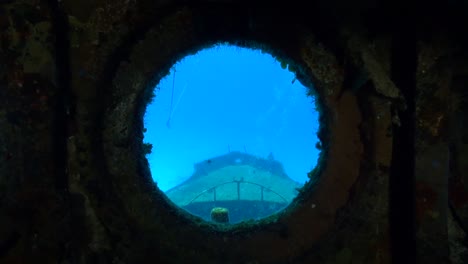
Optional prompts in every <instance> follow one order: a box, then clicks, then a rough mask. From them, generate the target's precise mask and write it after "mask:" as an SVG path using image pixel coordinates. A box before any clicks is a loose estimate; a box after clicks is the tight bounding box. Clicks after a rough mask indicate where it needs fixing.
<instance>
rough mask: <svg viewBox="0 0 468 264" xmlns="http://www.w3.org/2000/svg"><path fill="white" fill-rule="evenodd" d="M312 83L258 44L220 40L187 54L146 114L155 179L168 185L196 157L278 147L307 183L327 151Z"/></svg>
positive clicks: (276, 152) (184, 174)
mask: <svg viewBox="0 0 468 264" xmlns="http://www.w3.org/2000/svg"><path fill="white" fill-rule="evenodd" d="M173 88H174V89H173ZM306 89H307V88H305V87H304V86H302V85H301V83H300V82H299V81H296V80H295V75H294V74H293V73H292V72H290V71H288V70H287V69H286V70H285V69H282V68H281V64H280V62H278V61H277V60H276V59H274V58H273V57H272V56H271V55H269V54H267V53H261V52H260V51H258V50H252V49H245V48H239V47H235V46H228V45H220V46H216V47H213V48H210V49H204V50H201V51H199V52H198V53H197V54H195V55H191V56H187V57H185V58H184V59H183V60H181V61H179V62H178V63H177V64H176V65H174V67H173V68H172V69H171V72H170V74H169V75H168V76H166V77H165V78H163V79H162V80H161V81H160V82H159V84H158V86H157V88H156V91H155V94H156V97H155V99H154V101H153V102H152V103H151V104H150V105H148V107H147V110H146V114H145V117H144V124H145V128H146V129H147V131H146V132H145V134H144V142H148V143H151V144H153V150H152V153H151V154H149V155H147V159H148V161H149V164H150V170H151V174H152V177H153V179H154V180H155V182H156V183H157V185H158V187H159V188H160V189H161V190H162V191H166V190H168V189H170V188H172V187H174V186H176V185H178V184H179V183H181V182H183V181H185V180H186V179H187V178H189V177H190V176H191V174H192V173H193V170H194V167H193V165H194V164H195V163H198V162H200V161H203V160H206V159H210V158H212V157H215V156H218V155H223V154H226V153H228V152H229V151H242V152H247V153H249V154H251V155H256V156H258V157H265V158H266V157H268V155H270V154H272V155H273V157H274V159H275V160H278V161H279V162H281V163H282V164H283V166H284V169H285V171H286V174H288V176H289V177H290V178H291V179H293V180H295V181H297V182H299V183H305V182H306V181H307V180H308V178H307V173H308V172H309V171H311V170H312V169H313V168H314V167H315V165H316V162H317V158H318V154H319V150H317V149H316V148H315V144H316V143H317V142H318V139H317V135H316V133H317V130H318V126H319V123H318V112H317V111H316V110H315V107H314V105H315V104H314V98H313V97H307V96H306ZM171 98H172V103H171Z"/></svg>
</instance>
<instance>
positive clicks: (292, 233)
mask: <svg viewBox="0 0 468 264" xmlns="http://www.w3.org/2000/svg"><path fill="white" fill-rule="evenodd" d="M262 10H263V9H262ZM237 11H239V10H237ZM237 11H236V12H234V11H233V10H231V9H230V8H225V7H219V9H216V10H214V9H213V8H210V7H206V8H205V7H200V8H195V9H191V8H189V7H187V8H182V9H180V10H178V11H176V12H174V13H171V14H168V15H167V16H166V17H164V18H161V20H160V21H158V22H157V24H156V25H155V26H154V27H152V28H151V29H149V30H148V31H147V32H146V33H145V34H144V35H143V36H138V38H137V41H136V42H135V43H131V41H130V42H128V43H124V44H125V45H126V46H124V47H122V49H121V50H119V51H122V50H124V51H125V50H127V49H128V54H124V55H123V56H122V58H121V60H120V64H119V65H118V66H117V70H116V71H115V74H114V75H113V79H112V83H111V85H110V86H111V87H109V94H108V95H107V97H106V98H105V100H104V101H103V105H104V107H103V108H104V113H103V116H102V120H101V122H102V129H101V130H100V133H101V135H100V136H101V137H102V140H101V141H100V142H102V157H103V158H104V162H103V164H102V171H103V173H102V179H108V181H109V184H108V185H107V186H108V189H106V193H104V194H102V197H98V198H99V199H107V200H108V201H109V204H112V206H113V207H112V208H110V207H105V208H102V210H103V213H102V214H101V215H102V216H103V217H105V219H104V220H105V222H111V223H115V224H114V226H118V230H119V232H120V231H121V230H125V232H124V233H125V235H126V236H128V237H132V238H135V239H133V240H132V247H133V248H136V249H138V252H143V251H142V250H144V252H145V253H144V254H138V256H144V258H145V259H158V260H160V259H161V258H164V261H166V262H167V263H187V262H191V263H205V262H206V260H207V259H208V260H211V259H213V260H215V261H214V262H217V263H225V260H226V259H235V260H236V263H249V262H254V263H255V262H258V263H272V262H274V261H276V262H281V263H283V262H284V263H286V262H291V256H303V255H304V254H306V253H307V252H310V249H311V248H312V247H314V246H316V245H317V243H318V242H319V241H320V239H321V238H323V237H324V236H325V235H326V234H327V232H330V230H332V228H333V226H334V225H335V223H336V220H337V212H338V210H339V209H340V208H343V207H344V206H346V203H347V201H348V198H349V196H350V193H352V189H353V185H354V184H355V183H356V179H358V177H359V174H360V173H361V172H362V169H363V168H362V166H361V164H362V157H363V155H364V154H363V152H364V149H363V143H362V136H363V135H362V134H361V131H360V130H359V127H360V126H361V125H362V122H363V119H365V118H372V115H366V116H364V117H363V116H362V115H361V112H360V109H359V105H358V102H357V98H356V96H355V95H354V94H353V93H352V91H350V90H349V89H348V90H347V89H344V88H343V79H344V71H345V70H344V69H343V68H342V65H341V64H340V63H339V62H338V60H337V59H336V58H335V56H334V55H333V53H332V52H331V51H330V50H328V49H327V48H326V47H325V46H324V45H323V44H322V43H320V42H319V41H317V40H316V39H315V38H314V36H313V34H311V33H310V32H308V31H307V30H304V29H303V28H300V26H298V25H297V24H288V23H289V21H281V25H278V24H275V23H276V22H275V21H276V20H274V21H273V20H269V19H268V18H269V17H271V16H265V15H264V14H263V13H260V14H258V16H256V15H255V10H253V11H252V12H245V13H242V14H241V15H239V14H238V13H237ZM286 22H288V23H286ZM286 24H287V26H285V25H286ZM217 43H229V44H230V45H236V46H238V47H242V48H253V49H261V50H264V51H266V52H267V53H269V54H272V55H273V57H275V58H279V60H280V61H281V60H283V59H284V61H283V63H281V62H279V65H280V68H281V65H282V64H283V66H285V65H288V69H289V65H291V67H293V68H292V71H293V72H295V77H297V80H295V81H294V82H295V84H296V83H298V82H300V83H302V84H304V85H306V86H307V87H312V83H313V84H314V91H315V92H316V97H315V98H316V101H317V102H318V106H319V108H320V128H319V131H318V136H319V138H320V143H321V144H318V145H317V147H319V148H321V154H320V157H319V160H318V162H317V164H318V165H317V166H316V167H315V169H314V170H313V172H312V173H310V175H311V176H312V177H311V181H308V182H307V183H306V184H305V185H304V187H302V188H300V189H299V192H300V193H299V194H298V195H297V197H296V198H295V199H294V200H293V201H292V203H291V204H290V205H289V206H288V207H286V208H285V209H283V210H281V212H280V213H277V214H274V215H272V216H269V217H266V218H263V219H261V220H259V221H247V222H242V223H239V224H229V225H225V224H215V223H213V222H211V221H203V220H202V218H200V217H194V216H193V215H192V214H189V213H187V212H186V211H185V210H181V209H179V208H178V207H177V205H176V204H175V203H174V202H172V201H171V200H169V199H168V198H167V196H166V195H165V194H164V193H163V192H162V191H160V190H159V189H158V187H157V186H156V184H154V180H153V179H152V177H151V172H150V165H149V163H148V159H147V158H146V157H145V154H144V153H145V152H147V151H148V149H149V148H148V147H145V146H149V145H144V142H145V141H146V139H145V138H144V127H145V123H144V115H145V110H146V106H147V105H148V103H149V101H150V99H151V94H152V92H153V91H154V88H155V86H156V85H157V84H158V82H159V81H160V80H162V79H163V78H164V77H165V76H169V81H171V73H172V71H171V68H172V67H173V65H174V64H176V63H177V62H178V61H180V60H182V59H183V58H184V57H186V56H188V55H191V54H195V53H196V52H199V51H201V50H203V49H206V48H209V47H212V46H213V45H214V44H217ZM130 46H131V47H130ZM113 67H115V66H113ZM177 73H178V72H176V79H175V83H176V87H175V89H177V88H179V89H180V90H178V91H182V88H183V86H178V87H177V85H178V84H182V85H183V83H181V82H180V81H177V80H178V77H177ZM290 81H291V82H292V81H293V80H290ZM186 89H188V88H186ZM166 90H171V89H166ZM186 92H187V91H186ZM185 96H186V94H184V97H183V98H185ZM174 98H175V99H174V100H178V99H177V96H174ZM183 98H182V99H183ZM156 99H157V98H156ZM182 99H181V100H182ZM176 102H177V101H175V103H176ZM180 104H182V101H181V102H180V103H179V106H178V108H179V107H181V105H180ZM173 106H174V105H173ZM309 106H313V104H309ZM179 110H180V109H176V112H175V113H174V114H173V116H172V119H171V121H170V122H169V126H171V128H172V129H175V126H176V121H177V119H176V117H177V116H176V115H177V113H178V112H177V111H179ZM387 117H388V116H386V117H385V120H387V119H388V118H387ZM167 118H168V115H167V112H166V113H165V114H164V115H163V123H164V125H166V122H167ZM382 125H385V126H387V124H382ZM150 143H151V142H150ZM155 143H156V144H155V146H154V151H155V152H156V151H157V148H158V146H157V142H155ZM153 144H154V143H153ZM224 148H225V149H227V150H226V152H227V151H228V147H227V146H224ZM312 148H314V147H312ZM249 149H251V148H250V147H248V146H247V145H246V150H247V151H245V150H244V149H243V146H242V147H240V150H239V147H237V149H235V148H234V146H232V151H231V153H232V152H234V151H237V152H239V153H245V152H249ZM268 154H269V153H268ZM268 154H260V156H261V158H265V155H266V158H267V160H268ZM213 155H214V158H213V157H212V158H209V157H208V158H206V159H205V160H202V161H200V162H202V163H203V164H206V163H210V161H211V162H213V161H214V159H215V158H216V157H219V155H218V154H217V153H214V154H213ZM256 156H257V154H256ZM273 159H278V160H279V156H278V155H277V154H275V153H273ZM309 160H313V158H311V159H309ZM230 162H232V163H234V164H235V166H240V165H241V164H244V163H245V162H246V159H245V157H244V156H236V157H232V160H230ZM184 176H185V175H184ZM233 179H234V180H237V181H240V180H241V178H235V177H234V178H233ZM90 186H91V185H90ZM234 186H236V187H235V188H237V185H234ZM213 195H214V194H213ZM241 195H242V193H241ZM91 198H93V197H91ZM91 198H90V199H91ZM93 199H94V198H93ZM99 199H97V198H96V199H95V200H96V203H97V204H99V203H100V200H99ZM93 201H94V200H93ZM110 210H112V211H113V213H112V214H111V213H109V211H110ZM213 213H215V214H217V213H221V214H222V213H223V210H222V209H216V210H214V212H213ZM116 215H120V217H116ZM219 219H222V217H221V216H220V217H219ZM341 219H342V220H343V218H341ZM221 221H224V220H221ZM129 227H130V228H129ZM126 228H127V229H128V230H127V229H126ZM110 232H112V230H110ZM120 233H123V232H120ZM193 241H199V242H200V243H198V242H197V243H193ZM257 248H262V249H264V250H257ZM276 248H281V249H285V250H268V249H276ZM181 251H183V252H188V255H187V254H183V255H181V254H179V252H181ZM168 252H169V253H168ZM191 252H193V254H192V253H191ZM136 258H137V260H141V259H138V257H136ZM132 262H141V261H132ZM233 263H234V262H233Z"/></svg>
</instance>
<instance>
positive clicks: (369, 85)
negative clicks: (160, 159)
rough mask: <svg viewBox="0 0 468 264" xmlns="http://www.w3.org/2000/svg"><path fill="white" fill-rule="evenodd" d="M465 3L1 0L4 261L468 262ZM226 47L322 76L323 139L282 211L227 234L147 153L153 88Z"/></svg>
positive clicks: (313, 78) (0, 245)
mask: <svg viewBox="0 0 468 264" xmlns="http://www.w3.org/2000/svg"><path fill="white" fill-rule="evenodd" d="M467 10H468V9H467V4H465V3H464V2H463V1H451V2H449V3H447V4H443V5H442V4H437V5H435V4H432V3H431V2H430V1H429V2H425V3H421V4H418V5H416V4H411V3H406V4H405V5H399V3H397V2H392V1H370V0H369V1H357V2H356V1H353V3H351V2H349V1H338V0H337V1H311V2H308V3H302V2H299V1H297V2H294V1H290V2H282V3H279V4H271V3H264V2H257V1H253V2H252V1H194V2H187V3H185V2H184V1H131V0H130V1H128V0H117V1H3V2H2V3H1V5H0V62H1V63H0V263H33V262H36V263H37V262H39V263H56V262H58V263H145V262H161V263H390V262H392V263H412V262H417V263H467V262H468V247H467V238H466V235H467V231H468V179H467V177H468V176H467V171H468V168H467V165H466V164H468V147H467V146H468V134H467V132H466V131H467V129H466V126H467V124H468V121H467V120H466V117H467V116H468V108H467V105H468V104H467V99H468V97H467V94H468V92H467V91H468V90H467V85H468V54H467V52H466V50H465V49H464V48H465V47H466V46H467V39H466V36H467V34H466V33H467V32H466V31H467V29H466V28H465V26H464V25H467V24H468V23H467V22H468V21H467V19H466V17H465V16H463V12H466V11H467ZM435 17H437V18H438V19H434V18H435ZM217 41H228V42H231V43H234V44H237V45H241V46H250V47H261V48H264V49H265V50H267V51H268V52H271V53H273V54H274V55H275V56H278V58H279V59H281V60H285V62H287V63H288V64H290V65H292V70H293V71H296V73H297V75H298V79H299V81H301V82H303V83H306V84H307V83H310V82H313V83H314V84H315V86H317V91H316V94H317V96H319V98H320V100H321V104H322V108H323V117H322V123H323V129H322V131H321V139H322V143H323V146H324V149H325V151H324V153H325V154H324V157H323V160H322V161H323V162H322V166H321V167H320V168H319V169H317V170H316V171H315V172H314V173H316V174H317V175H318V176H320V177H319V179H320V180H319V181H318V183H317V184H316V185H313V186H312V184H308V185H306V186H305V187H304V188H303V190H302V193H301V194H300V195H299V197H298V199H296V200H295V202H294V203H293V204H292V205H291V206H290V207H289V208H288V209H287V210H286V211H285V213H284V214H281V215H279V216H275V217H271V218H268V219H266V220H264V221H262V222H259V223H247V224H243V225H239V226H235V227H233V228H226V229H223V228H220V227H218V226H214V225H212V224H210V223H206V222H201V221H199V220H197V219H194V218H192V217H191V216H188V215H186V214H184V213H182V212H179V211H178V210H177V209H175V207H173V205H172V204H171V203H170V202H169V201H167V200H166V198H165V197H164V196H163V195H162V194H161V193H160V192H158V190H157V187H156V186H155V185H154V184H152V182H151V179H150V176H149V172H148V167H147V165H146V160H145V159H144V156H143V154H142V153H143V151H142V146H141V138H142V131H141V130H142V124H141V122H142V121H141V115H142V113H143V111H144V105H145V103H146V102H147V101H148V99H149V97H150V94H151V89H150V87H151V85H153V84H154V83H156V82H157V81H158V78H160V77H161V76H162V75H163V74H164V73H166V72H167V71H168V69H169V67H170V66H171V64H172V63H173V62H174V61H175V60H177V59H179V58H181V57H182V56H183V55H186V54H188V53H190V52H194V51H195V50H197V49H200V48H202V47H205V46H207V45H209V44H212V43H215V42H217Z"/></svg>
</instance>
